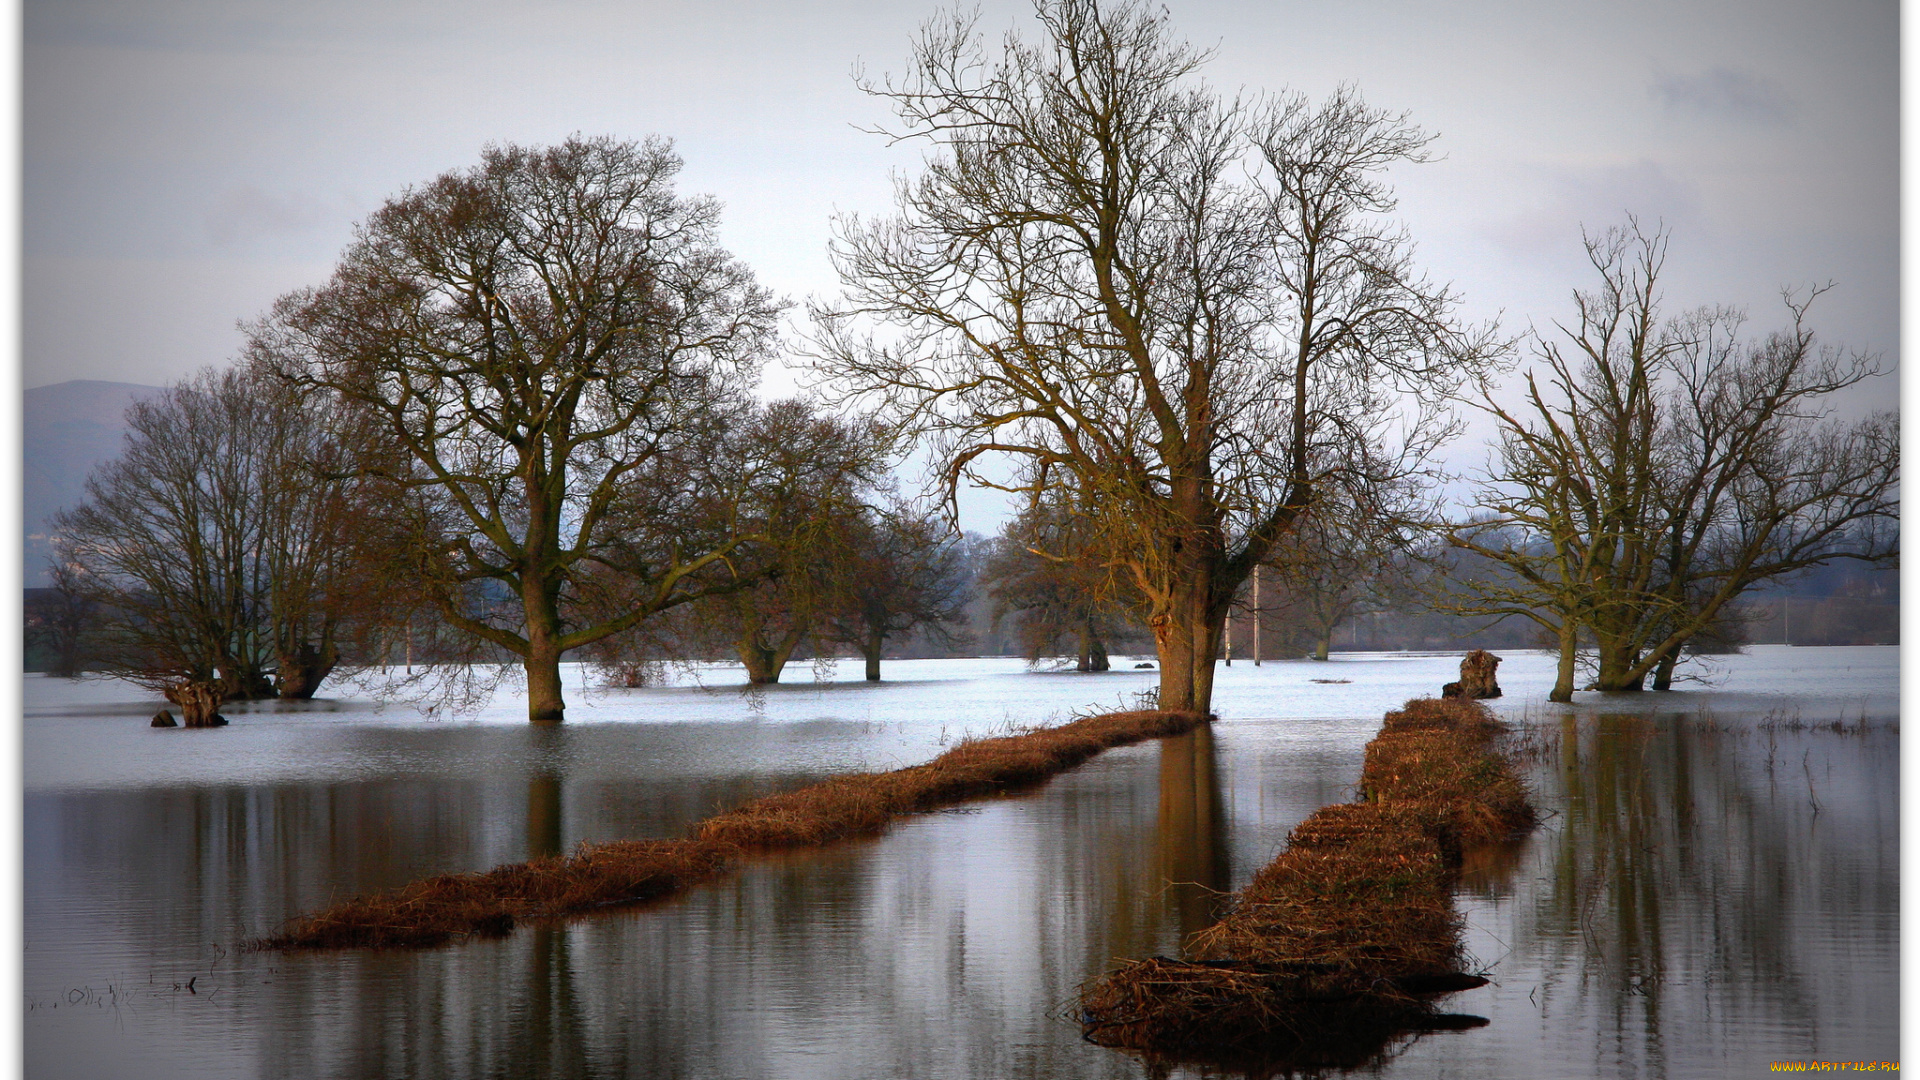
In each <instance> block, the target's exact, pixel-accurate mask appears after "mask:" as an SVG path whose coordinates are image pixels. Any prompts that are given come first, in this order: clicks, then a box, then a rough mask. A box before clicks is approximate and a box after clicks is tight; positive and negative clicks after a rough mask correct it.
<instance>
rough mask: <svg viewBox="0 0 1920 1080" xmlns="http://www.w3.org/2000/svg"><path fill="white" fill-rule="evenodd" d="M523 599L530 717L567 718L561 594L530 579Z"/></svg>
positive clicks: (554, 720)
mask: <svg viewBox="0 0 1920 1080" xmlns="http://www.w3.org/2000/svg"><path fill="white" fill-rule="evenodd" d="M525 589H526V591H525V593H524V594H523V595H522V601H523V603H524V604H525V609H526V613H527V653H526V657H525V658H524V666H525V668H526V672H527V719H528V720H529V721H531V722H533V723H536V724H558V723H560V722H561V721H563V720H565V719H566V718H567V702H566V699H565V698H564V697H562V696H561V694H560V656H561V649H560V636H561V631H560V608H559V604H558V603H557V600H558V597H556V596H554V595H551V594H549V593H547V592H545V591H543V590H541V589H540V588H539V587H538V585H537V583H535V582H533V581H528V582H527V583H526V585H525Z"/></svg>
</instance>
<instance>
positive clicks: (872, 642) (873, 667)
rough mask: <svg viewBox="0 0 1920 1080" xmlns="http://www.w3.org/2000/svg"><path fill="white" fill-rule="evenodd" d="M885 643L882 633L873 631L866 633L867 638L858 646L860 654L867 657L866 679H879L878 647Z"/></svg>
mask: <svg viewBox="0 0 1920 1080" xmlns="http://www.w3.org/2000/svg"><path fill="white" fill-rule="evenodd" d="M886 643H887V639H886V637H885V636H884V635H882V634H880V633H878V632H877V631H875V632H869V633H868V634H867V640H866V641H865V642H863V643H862V644H861V646H860V655H861V656H864V657H866V658H867V681H868V682H879V681H880V648H881V646H883V645H885V644H886Z"/></svg>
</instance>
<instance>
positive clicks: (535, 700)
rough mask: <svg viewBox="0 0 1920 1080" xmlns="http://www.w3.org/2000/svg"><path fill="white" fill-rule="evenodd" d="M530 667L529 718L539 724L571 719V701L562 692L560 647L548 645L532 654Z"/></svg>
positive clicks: (527, 666)
mask: <svg viewBox="0 0 1920 1080" xmlns="http://www.w3.org/2000/svg"><path fill="white" fill-rule="evenodd" d="M525 667H526V670H527V719H528V720H530V721H532V722H533V723H536V724H557V723H560V722H561V721H562V720H565V719H566V718H567V702H566V699H565V698H564V697H562V696H561V694H560V650H558V649H554V648H546V649H541V650H536V651H534V652H533V653H531V654H530V655H529V656H528V657H527V658H526V662H525Z"/></svg>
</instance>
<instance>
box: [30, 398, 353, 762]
mask: <svg viewBox="0 0 1920 1080" xmlns="http://www.w3.org/2000/svg"><path fill="white" fill-rule="evenodd" d="M333 405H334V403H332V402H329V401H327V400H324V399H322V398H319V397H307V396H301V395H298V394H295V393H293V392H291V391H290V390H289V389H288V388H287V387H285V386H283V385H281V384H279V383H277V382H274V381H272V380H269V379H266V378H263V377H262V376H260V375H259V374H258V373H255V372H251V371H247V370H240V369H229V370H226V371H208V372H204V373H202V374H201V375H199V376H197V377H195V378H193V379H191V380H188V381H186V382H183V383H181V384H178V385H176V386H173V387H170V388H169V389H167V390H166V391H164V392H163V393H161V394H159V395H157V396H155V397H153V398H150V399H148V400H146V401H143V402H138V403H136V404H135V405H133V406H132V407H131V408H130V409H128V410H127V428H128V435H127V443H126V449H125V451H124V452H123V453H122V455H121V456H120V457H119V458H117V459H115V460H113V461H111V462H109V463H107V464H106V465H103V466H102V467H100V468H99V469H97V470H96V471H95V472H94V474H93V475H92V476H91V477H89V478H88V481H87V501H86V502H85V503H84V504H82V505H81V506H79V507H77V508H74V509H72V510H69V511H66V512H64V513H62V514H60V515H59V516H58V517H57V518H56V519H55V521H56V528H57V530H58V533H59V540H58V544H57V551H58V553H59V558H60V566H59V570H58V572H59V574H60V575H61V576H62V580H64V581H66V582H67V583H68V586H69V588H70V590H71V592H72V593H73V595H74V596H75V598H76V599H77V600H79V601H81V602H85V603H88V604H90V605H91V606H92V607H93V608H94V609H95V610H96V611H97V612H98V613H99V615H98V617H99V620H100V624H101V625H100V632H99V634H98V637H97V648H96V649H95V650H94V655H93V659H94V660H95V661H96V662H97V664H98V666H100V667H101V668H102V669H103V670H106V671H110V672H112V673H114V674H117V675H121V676H123V677H125V678H128V679H131V680H133V681H135V682H139V683H141V684H142V685H146V686H150V687H152V688H154V689H157V690H160V691H162V692H164V693H165V694H166V696H167V697H168V699H169V700H172V701H173V702H174V703H176V704H178V705H179V706H181V708H182V710H183V711H184V712H185V714H186V722H187V724H188V726H204V725H206V724H210V723H212V722H213V721H214V717H215V715H216V714H215V710H216V709H217V707H218V706H219V704H220V703H221V702H222V701H226V700H231V699H235V698H240V699H246V698H260V697H273V696H276V695H278V696H282V697H310V696H312V694H313V692H314V690H315V689H316V688H317V687H318V685H319V681H320V680H321V679H322V678H324V677H325V676H326V674H327V673H328V671H330V670H331V669H332V665H333V663H334V661H335V659H336V658H337V656H338V640H339V635H340V634H341V633H342V632H343V629H344V627H345V625H346V624H347V623H348V622H350V621H352V620H353V619H354V618H355V617H365V616H370V615H371V614H373V612H374V609H375V608H377V603H375V602H374V601H375V598H376V597H377V595H378V588H377V583H372V582H368V581H353V582H345V581H342V580H341V578H342V571H343V569H344V567H345V566H346V565H347V563H348V561H349V559H350V558H351V555H350V554H349V548H350V547H351V545H352V544H353V543H354V541H355V538H356V536H357V535H358V530H359V529H362V528H364V526H365V523H366V520H367V516H368V513H369V511H370V498H371V495H370V492H369V491H368V489H367V485H366V484H365V483H364V482H362V481H355V480H351V479H340V478H338V474H339V473H341V472H343V471H345V472H351V471H353V469H352V468H351V467H350V466H348V467H345V468H343V463H346V462H348V461H349V460H350V459H351V458H352V457H353V456H354V455H356V454H357V453H358V452H359V448H358V447H357V446H356V445H355V444H354V443H353V442H352V440H351V439H347V438H343V434H344V433H343V431H342V430H341V428H340V427H339V426H338V425H337V421H338V420H339V418H340V417H339V413H338V411H337V410H336V409H335V408H334V407H333Z"/></svg>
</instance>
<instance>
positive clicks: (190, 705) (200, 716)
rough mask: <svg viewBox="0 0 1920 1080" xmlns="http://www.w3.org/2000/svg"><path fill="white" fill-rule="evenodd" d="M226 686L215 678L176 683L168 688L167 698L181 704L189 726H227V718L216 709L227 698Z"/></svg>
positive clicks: (185, 720)
mask: <svg viewBox="0 0 1920 1080" xmlns="http://www.w3.org/2000/svg"><path fill="white" fill-rule="evenodd" d="M225 690H226V687H225V686H224V685H223V684H222V683H221V682H220V680H218V679H215V680H213V681H212V682H210V683H206V682H185V683H176V684H175V685H173V686H170V687H168V688H167V691H166V693H167V700H168V701H171V702H173V703H174V704H175V705H178V706H180V714H181V717H180V718H181V719H182V720H183V721H184V722H185V724H186V726H187V727H190V728H201V727H225V726H226V723H227V718H226V717H224V716H221V715H220V714H219V713H218V712H216V711H215V710H216V709H218V708H219V707H220V703H221V702H222V701H225V700H226V693H225Z"/></svg>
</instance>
